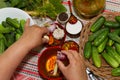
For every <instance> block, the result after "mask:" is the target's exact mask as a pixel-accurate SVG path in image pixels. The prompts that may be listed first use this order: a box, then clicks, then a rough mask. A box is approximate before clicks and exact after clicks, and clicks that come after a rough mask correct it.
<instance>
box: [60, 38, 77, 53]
mask: <svg viewBox="0 0 120 80" xmlns="http://www.w3.org/2000/svg"><path fill="white" fill-rule="evenodd" d="M62 49H63V50H75V51H77V52H79V45H78V44H77V43H76V42H75V41H72V40H68V41H65V42H64V44H63V45H62Z"/></svg>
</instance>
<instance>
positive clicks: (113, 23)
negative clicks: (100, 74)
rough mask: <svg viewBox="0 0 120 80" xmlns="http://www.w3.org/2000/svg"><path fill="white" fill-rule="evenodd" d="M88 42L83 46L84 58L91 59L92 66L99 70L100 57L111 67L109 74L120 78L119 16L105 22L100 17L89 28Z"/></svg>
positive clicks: (103, 18)
mask: <svg viewBox="0 0 120 80" xmlns="http://www.w3.org/2000/svg"><path fill="white" fill-rule="evenodd" d="M90 31H91V32H92V34H90V35H89V37H88V41H87V42H86V43H85V46H84V57H85V58H86V59H90V58H92V61H93V63H94V65H95V66H96V67H97V68H100V67H101V65H102V61H101V56H102V57H103V59H104V60H105V61H106V62H107V63H108V64H109V65H110V66H111V67H113V70H112V71H111V74H112V75H113V76H120V16H115V17H114V20H107V19H106V18H105V17H104V16H100V17H99V18H98V19H97V20H96V21H95V22H94V23H93V24H92V25H91V26H90Z"/></svg>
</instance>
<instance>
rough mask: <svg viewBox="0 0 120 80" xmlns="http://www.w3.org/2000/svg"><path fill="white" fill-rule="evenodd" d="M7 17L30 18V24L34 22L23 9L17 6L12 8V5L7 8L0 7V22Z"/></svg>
mask: <svg viewBox="0 0 120 80" xmlns="http://www.w3.org/2000/svg"><path fill="white" fill-rule="evenodd" d="M7 17H10V18H17V19H18V20H20V19H25V20H26V19H28V18H30V25H33V24H34V22H33V20H32V18H31V16H29V15H28V14H27V13H26V12H25V11H23V10H21V9H18V8H12V7H7V8H1V9H0V23H1V22H2V21H5V19H6V18H7Z"/></svg>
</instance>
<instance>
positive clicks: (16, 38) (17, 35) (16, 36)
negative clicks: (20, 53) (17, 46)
mask: <svg viewBox="0 0 120 80" xmlns="http://www.w3.org/2000/svg"><path fill="white" fill-rule="evenodd" d="M20 37H21V34H18V33H16V35H15V40H16V41H17V40H18V39H20Z"/></svg>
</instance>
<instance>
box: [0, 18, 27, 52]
mask: <svg viewBox="0 0 120 80" xmlns="http://www.w3.org/2000/svg"><path fill="white" fill-rule="evenodd" d="M25 22H26V21H25V20H24V19H21V20H18V19H17V18H10V17H7V18H6V20H5V21H2V23H1V24H0V54H2V53H3V52H4V51H5V50H6V49H7V48H8V47H9V46H10V45H11V44H13V43H14V42H15V41H17V40H18V39H19V38H20V36H21V35H22V33H23V29H24V25H25Z"/></svg>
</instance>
